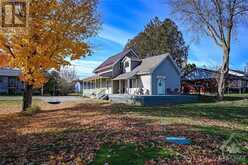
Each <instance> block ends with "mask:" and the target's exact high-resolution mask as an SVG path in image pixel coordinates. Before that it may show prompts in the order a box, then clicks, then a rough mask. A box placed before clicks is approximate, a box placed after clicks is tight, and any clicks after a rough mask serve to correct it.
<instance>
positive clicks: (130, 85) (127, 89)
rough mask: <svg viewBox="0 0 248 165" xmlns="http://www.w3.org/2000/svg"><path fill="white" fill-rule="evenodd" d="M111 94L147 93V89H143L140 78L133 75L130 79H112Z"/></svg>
mask: <svg viewBox="0 0 248 165" xmlns="http://www.w3.org/2000/svg"><path fill="white" fill-rule="evenodd" d="M112 94H126V95H149V92H147V89H144V85H143V83H142V81H141V80H140V78H138V77H135V78H132V79H119V80H117V79H114V80H113V93H112Z"/></svg>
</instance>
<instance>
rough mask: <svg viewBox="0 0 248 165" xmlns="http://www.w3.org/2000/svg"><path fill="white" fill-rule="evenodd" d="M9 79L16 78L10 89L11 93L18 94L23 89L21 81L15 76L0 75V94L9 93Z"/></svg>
mask: <svg viewBox="0 0 248 165" xmlns="http://www.w3.org/2000/svg"><path fill="white" fill-rule="evenodd" d="M10 79H14V80H16V83H14V84H15V85H13V86H12V87H14V88H12V89H11V93H12V92H13V93H12V94H19V93H21V92H22V90H23V83H22V82H21V81H20V80H19V79H18V78H17V77H8V76H0V94H10V93H9V92H10V91H9V81H10Z"/></svg>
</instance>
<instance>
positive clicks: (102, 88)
mask: <svg viewBox="0 0 248 165" xmlns="http://www.w3.org/2000/svg"><path fill="white" fill-rule="evenodd" d="M94 74H95V75H94V76H91V77H88V78H85V79H83V81H82V85H81V86H82V88H83V94H84V95H86V96H90V95H95V96H98V95H102V94H105V95H106V94H107V95H111V94H127V95H170V94H179V93H180V88H181V72H180V69H179V68H178V66H177V65H176V63H175V62H174V60H173V59H172V57H171V56H170V55H169V54H163V55H158V56H153V57H148V58H145V59H140V58H139V57H138V55H137V54H136V53H135V52H134V51H133V50H131V49H129V50H125V51H123V52H121V53H119V54H117V55H114V56H111V57H109V58H108V59H107V60H106V61H104V62H103V63H102V64H101V65H100V66H98V67H97V68H96V69H95V70H94Z"/></svg>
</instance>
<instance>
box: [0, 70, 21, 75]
mask: <svg viewBox="0 0 248 165" xmlns="http://www.w3.org/2000/svg"><path fill="white" fill-rule="evenodd" d="M20 75H21V71H20V70H19V69H13V68H0V76H9V77H19V76H20Z"/></svg>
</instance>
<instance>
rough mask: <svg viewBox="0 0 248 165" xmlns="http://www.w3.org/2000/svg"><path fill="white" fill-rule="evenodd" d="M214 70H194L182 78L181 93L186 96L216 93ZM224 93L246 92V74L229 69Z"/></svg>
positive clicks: (247, 81)
mask: <svg viewBox="0 0 248 165" xmlns="http://www.w3.org/2000/svg"><path fill="white" fill-rule="evenodd" d="M218 74H219V73H218V72H217V71H216V70H211V69H206V68H195V69H193V70H192V71H191V72H189V73H188V74H186V75H184V76H183V78H182V91H183V92H184V93H187V94H211V93H216V91H217V77H218ZM226 83H227V84H226V90H225V92H226V93H233V92H236V93H243V92H247V91H248V72H243V71H239V70H233V69H230V71H229V74H228V76H227V77H226Z"/></svg>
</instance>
